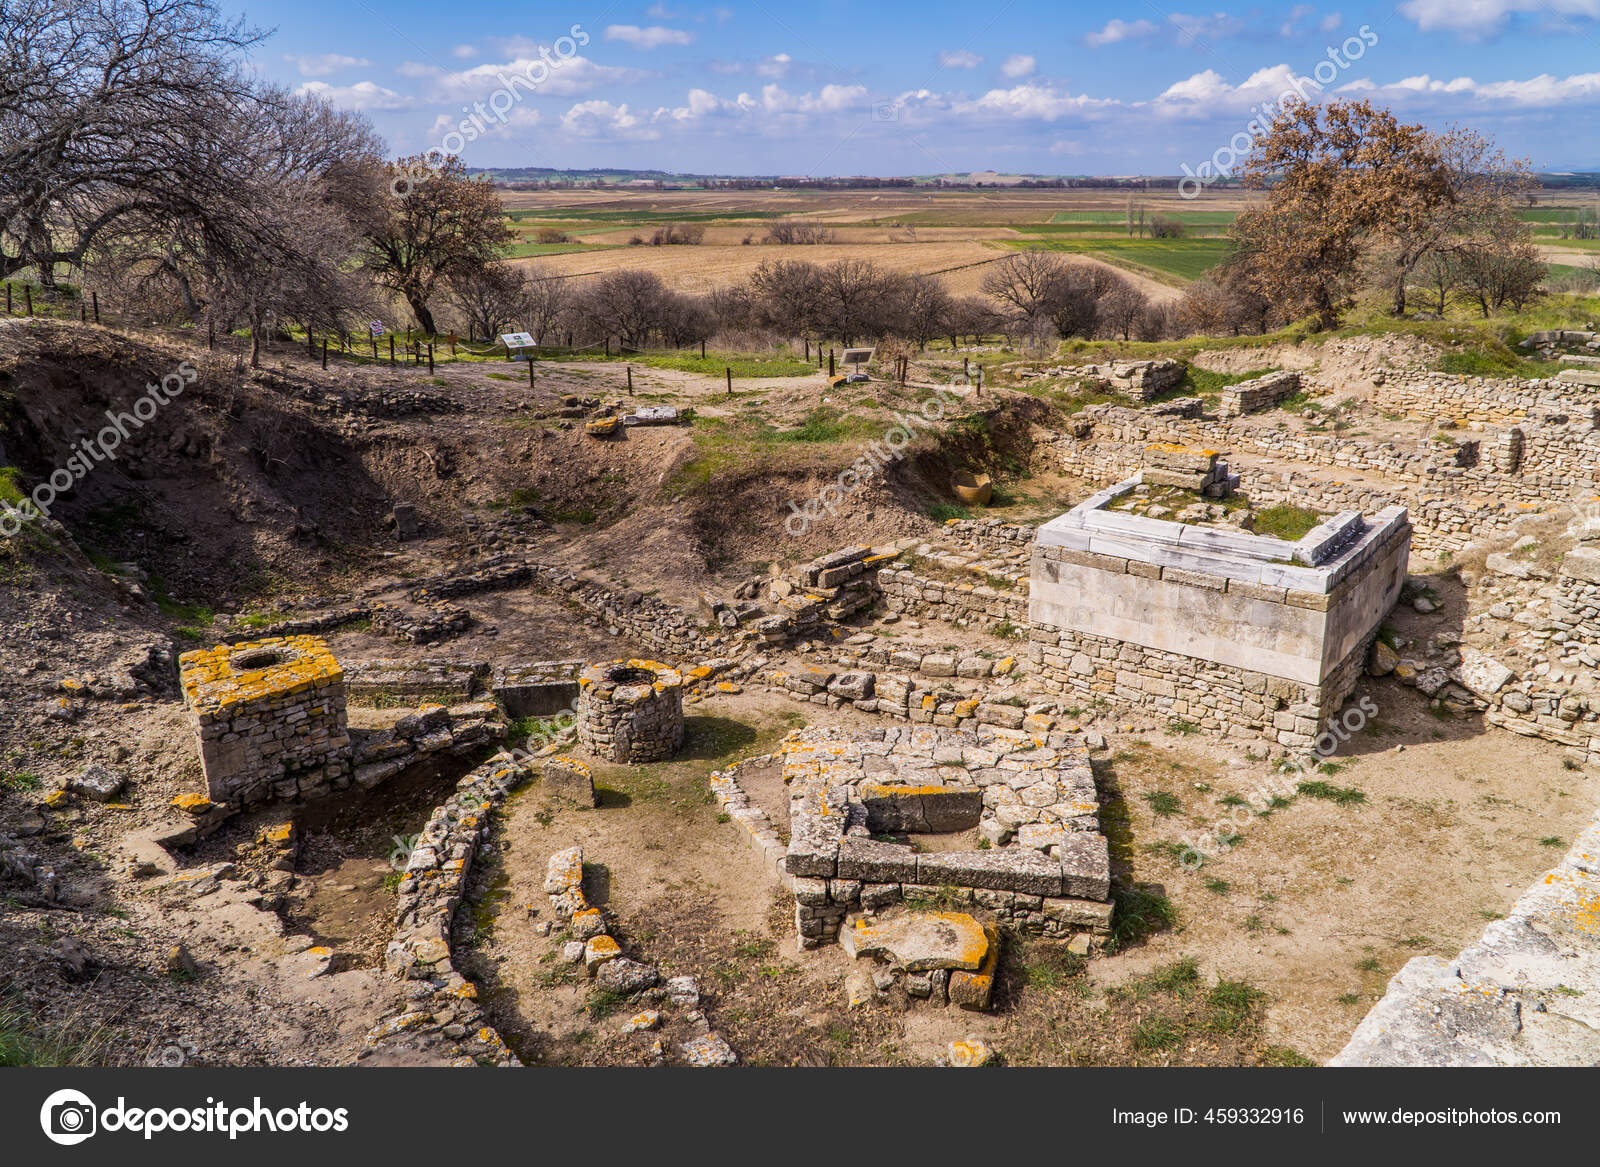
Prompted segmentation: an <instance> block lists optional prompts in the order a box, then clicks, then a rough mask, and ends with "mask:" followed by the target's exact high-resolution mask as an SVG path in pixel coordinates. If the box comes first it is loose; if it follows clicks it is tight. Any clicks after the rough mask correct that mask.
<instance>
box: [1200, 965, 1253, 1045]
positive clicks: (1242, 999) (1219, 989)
mask: <svg viewBox="0 0 1600 1167" xmlns="http://www.w3.org/2000/svg"><path fill="white" fill-rule="evenodd" d="M1266 999H1267V995H1266V993H1264V992H1262V991H1261V990H1260V989H1258V988H1256V987H1255V986H1254V985H1251V984H1249V983H1248V982H1246V981H1230V980H1226V979H1224V978H1221V977H1219V978H1217V983H1216V984H1215V985H1213V986H1211V991H1210V992H1208V993H1207V994H1206V1004H1207V1005H1208V1006H1210V1016H1209V1017H1208V1018H1207V1021H1206V1025H1207V1027H1208V1028H1210V1029H1212V1030H1214V1031H1216V1032H1218V1033H1233V1032H1234V1031H1235V1030H1237V1029H1238V1028H1239V1027H1240V1026H1242V1025H1243V1024H1244V1023H1245V1022H1246V1021H1248V1020H1250V1017H1251V1015H1252V1014H1254V1013H1255V1011H1256V1008H1257V1007H1258V1006H1260V1005H1261V1004H1263V1003H1264V1002H1265V1001H1266Z"/></svg>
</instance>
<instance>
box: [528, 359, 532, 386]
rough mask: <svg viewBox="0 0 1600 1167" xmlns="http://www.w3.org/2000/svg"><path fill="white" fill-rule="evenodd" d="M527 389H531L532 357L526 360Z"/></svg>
mask: <svg viewBox="0 0 1600 1167" xmlns="http://www.w3.org/2000/svg"><path fill="white" fill-rule="evenodd" d="M528 388H529V389H532V388H533V357H532V356H530V357H529V358H528Z"/></svg>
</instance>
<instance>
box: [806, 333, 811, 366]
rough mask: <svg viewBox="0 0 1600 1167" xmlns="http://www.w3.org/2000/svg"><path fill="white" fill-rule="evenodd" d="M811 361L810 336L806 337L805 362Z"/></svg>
mask: <svg viewBox="0 0 1600 1167" xmlns="http://www.w3.org/2000/svg"><path fill="white" fill-rule="evenodd" d="M810 363H811V338H810V337H809V336H808V337H806V364H808V365H809V364H810Z"/></svg>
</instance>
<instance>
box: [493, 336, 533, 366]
mask: <svg viewBox="0 0 1600 1167" xmlns="http://www.w3.org/2000/svg"><path fill="white" fill-rule="evenodd" d="M500 343H501V344H503V345H505V346H506V360H508V361H526V360H530V359H532V356H533V353H532V350H533V349H535V348H537V347H538V345H536V344H535V343H534V341H533V336H532V334H531V333H527V332H502V333H501V334H500Z"/></svg>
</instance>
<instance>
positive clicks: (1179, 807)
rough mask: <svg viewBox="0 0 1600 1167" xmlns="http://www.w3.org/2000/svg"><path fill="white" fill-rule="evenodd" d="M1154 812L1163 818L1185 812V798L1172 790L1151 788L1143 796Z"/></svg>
mask: <svg viewBox="0 0 1600 1167" xmlns="http://www.w3.org/2000/svg"><path fill="white" fill-rule="evenodd" d="M1142 797H1143V798H1144V800H1145V802H1146V803H1147V804H1149V807H1150V809H1151V811H1152V812H1154V813H1155V814H1156V815H1159V816H1160V817H1161V818H1164V819H1165V818H1171V817H1172V816H1174V815H1177V814H1182V813H1183V800H1182V799H1181V798H1179V797H1178V796H1177V795H1176V794H1174V793H1172V791H1170V790H1150V791H1146V792H1145V794H1144V795H1143V796H1142Z"/></svg>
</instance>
